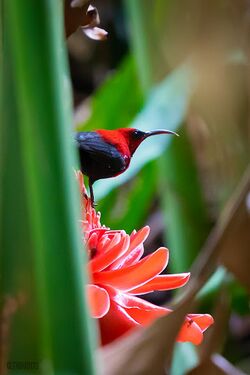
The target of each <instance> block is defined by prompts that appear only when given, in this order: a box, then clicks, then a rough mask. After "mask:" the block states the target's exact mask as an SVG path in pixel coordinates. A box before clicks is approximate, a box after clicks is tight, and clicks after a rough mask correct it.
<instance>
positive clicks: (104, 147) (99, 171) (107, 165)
mask: <svg viewBox="0 0 250 375" xmlns="http://www.w3.org/2000/svg"><path fill="white" fill-rule="evenodd" d="M158 134H174V135H178V134H176V133H175V132H173V131H170V130H164V129H158V130H152V131H147V132H143V131H141V130H138V129H134V128H121V129H116V130H104V129H101V130H96V131H92V132H78V133H76V134H75V140H76V141H77V145H78V149H79V154H80V164H81V171H82V173H83V174H84V175H86V176H88V178H89V189H90V197H91V201H92V204H94V192H93V184H94V182H95V181H97V180H100V179H102V178H109V177H115V176H118V175H119V174H121V173H123V172H125V171H126V169H127V168H128V167H129V164H130V161H131V158H132V156H133V154H134V152H135V151H136V149H137V147H138V146H139V145H140V144H141V142H142V141H144V140H145V139H146V138H148V137H151V136H152V135H158Z"/></svg>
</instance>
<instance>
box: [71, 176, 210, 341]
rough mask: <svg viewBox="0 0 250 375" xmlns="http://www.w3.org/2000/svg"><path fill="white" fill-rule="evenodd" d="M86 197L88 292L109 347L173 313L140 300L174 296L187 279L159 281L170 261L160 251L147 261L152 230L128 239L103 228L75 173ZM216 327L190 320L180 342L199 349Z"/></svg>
mask: <svg viewBox="0 0 250 375" xmlns="http://www.w3.org/2000/svg"><path fill="white" fill-rule="evenodd" d="M77 176H78V181H79V184H80V189H81V192H82V195H83V202H82V205H83V207H82V208H83V220H82V230H83V241H84V243H85V246H86V248H87V251H88V256H89V262H88V268H89V273H90V277H91V281H92V283H91V284H89V285H88V286H87V296H88V300H89V304H90V310H91V315H92V316H93V317H94V318H98V319H99V325H100V332H101V341H102V344H103V345H105V344H108V343H110V342H112V341H113V340H115V339H117V338H118V337H120V336H122V335H123V334H125V333H126V332H127V331H129V330H131V329H133V328H136V327H139V326H145V325H148V324H150V323H151V322H152V321H153V320H154V319H156V318H158V317H161V316H163V315H166V314H169V313H171V310H170V309H167V308H165V307H159V306H156V305H154V304H152V303H150V302H147V301H145V300H143V299H142V298H139V297H137V296H138V295H140V294H145V293H149V292H153V291H155V290H158V291H159V290H171V289H175V288H179V287H181V286H183V285H185V284H186V283H187V281H188V279H189V276H190V274H189V273H181V274H168V275H161V274H160V273H161V272H162V271H163V270H164V269H165V268H166V266H167V264H168V259H169V251H168V249H167V248H165V247H161V248H159V249H158V250H156V251H155V252H153V253H152V254H150V255H148V256H145V257H144V258H142V256H143V252H144V247H143V243H144V241H145V240H146V238H147V237H148V235H149V232H150V228H149V227H148V226H145V227H144V228H142V229H141V230H139V231H138V232H136V231H133V232H132V233H131V234H130V235H129V234H127V233H126V232H125V231H124V230H110V229H109V228H107V227H105V226H102V225H101V222H100V213H97V212H96V211H95V209H94V208H93V207H92V205H91V201H90V199H89V197H88V195H87V192H86V189H85V186H84V181H83V176H82V174H81V172H77ZM212 323H213V318H212V317H211V316H210V315H208V314H189V315H187V316H186V318H185V322H184V324H183V325H182V328H181V330H180V332H179V334H178V337H177V341H182V342H185V341H189V342H192V343H193V344H196V345H198V344H200V343H201V341H202V339H203V332H204V331H205V330H206V329H207V328H208V327H209V326H210V325H211V324H212Z"/></svg>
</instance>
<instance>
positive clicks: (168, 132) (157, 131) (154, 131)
mask: <svg viewBox="0 0 250 375" xmlns="http://www.w3.org/2000/svg"><path fill="white" fill-rule="evenodd" d="M158 134H172V135H176V136H177V137H179V134H177V133H175V132H173V131H171V130H165V129H157V130H151V131H148V132H145V136H144V138H148V137H151V135H158Z"/></svg>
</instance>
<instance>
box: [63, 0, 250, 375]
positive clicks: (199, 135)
mask: <svg viewBox="0 0 250 375" xmlns="http://www.w3.org/2000/svg"><path fill="white" fill-rule="evenodd" d="M91 4H92V5H93V6H94V7H96V8H97V10H98V13H99V17H100V27H101V28H103V29H104V30H106V31H107V32H108V37H107V39H106V40H103V41H101V40H93V39H90V38H88V37H87V36H86V35H85V33H84V32H83V30H82V29H81V28H78V29H77V27H78V26H79V25H82V24H79V23H77V22H78V21H77V20H76V22H75V25H74V27H73V30H75V29H77V30H76V31H74V32H70V34H71V35H69V37H68V39H67V46H68V55H69V62H70V72H71V79H72V86H73V98H74V126H75V128H76V129H78V130H95V129H99V128H106V129H114V128H119V127H127V126H129V127H136V128H140V129H142V130H151V129H155V128H166V129H169V130H174V131H176V132H178V134H179V135H180V137H179V138H171V137H169V138H168V139H166V138H165V137H162V138H161V137H152V139H150V140H148V141H147V142H145V143H144V144H142V146H141V148H140V150H139V151H138V153H136V155H135V157H134V158H133V160H132V163H131V167H130V169H129V171H127V172H126V173H124V174H123V175H122V176H120V177H118V178H114V179H109V180H105V181H98V182H97V183H96V184H95V191H96V196H97V201H98V210H100V211H101V213H102V223H103V224H105V225H106V226H109V227H111V228H112V229H125V230H126V231H128V232H131V231H132V230H133V229H139V228H140V227H141V226H143V225H146V224H148V225H150V227H151V234H150V237H149V239H148V240H147V242H146V252H147V253H149V252H151V251H154V250H155V249H156V248H157V247H159V246H162V245H165V246H167V247H169V249H170V264H169V266H168V271H169V272H186V271H188V270H190V268H191V266H192V264H193V262H194V260H195V259H196V257H197V256H198V255H199V253H200V252H201V249H202V247H203V245H204V243H205V241H206V239H207V237H208V235H209V233H210V230H211V229H212V228H213V226H214V225H215V224H216V222H217V220H218V218H219V217H220V215H221V212H222V210H223V209H224V207H225V205H226V203H227V202H228V200H229V199H230V197H231V195H232V194H233V192H234V190H235V189H236V187H237V186H238V184H239V182H240V180H241V179H242V176H243V174H244V173H245V171H246V170H247V167H248V164H249V160H250V158H249V155H250V152H249V151H250V132H249V128H250V127H249V120H250V118H249V115H250V111H249V100H250V65H249V58H250V47H249V43H250V38H249V35H250V34H249V31H250V2H249V1H247V0H238V1H237V2H236V1H233V0H220V1H218V0H212V1H211V0H202V1H201V0H189V1H186V2H183V1H180V0H175V1H169V0H154V1H153V0H125V1H120V0H113V1H111V0H105V1H98V0H96V1H93V2H91ZM78 9H80V8H78ZM76 13H77V11H76ZM160 138H161V139H160ZM163 138H164V139H163ZM170 138H171V139H170ZM248 209H249V208H248ZM235 220H236V221H237V220H238V219H237V217H236V218H235ZM244 224H245V223H243V224H242V226H241V225H239V228H240V229H239V230H238V231H234V232H233V233H232V238H229V239H228V243H231V244H233V245H232V247H233V250H232V251H231V250H230V251H229V249H228V257H229V258H230V261H229V263H230V264H236V263H237V266H235V267H236V268H235V267H234V266H233V267H230V265H228V264H227V262H226V261H225V262H223V261H222V264H223V265H224V266H226V267H227V270H226V269H225V268H223V266H220V267H219V269H218V270H217V271H216V273H215V276H213V278H212V281H211V280H210V284H209V286H208V287H207V288H206V289H204V292H202V293H201V294H200V298H198V300H199V308H200V311H206V312H210V313H211V312H213V311H214V308H215V305H216V298H217V297H218V295H219V293H220V290H221V288H222V285H224V286H225V285H226V290H227V298H228V303H227V307H226V314H225V316H224V320H223V321H224V327H223V329H222V332H221V337H220V340H219V345H218V350H219V351H220V352H221V354H222V355H224V356H225V357H226V358H227V359H228V360H229V361H230V362H232V363H233V364H235V365H236V366H238V367H239V368H241V369H242V370H244V371H246V372H248V373H250V356H249V354H250V316H249V300H248V293H247V290H248V291H249V290H250V288H249V286H250V279H249V276H246V277H241V273H242V268H244V266H243V264H244V263H245V262H246V261H249V252H250V239H249V233H248V232H249V230H250V228H248V230H247V229H246V228H247V226H246V225H244ZM248 224H249V217H248ZM235 245H236V246H235ZM225 252H227V251H226V249H225ZM236 258H237V260H236ZM239 259H240V260H239ZM145 298H148V297H147V296H145ZM150 298H151V301H153V302H155V303H159V304H162V303H164V302H166V301H168V300H169V298H170V296H169V294H166V293H164V292H158V293H156V294H154V295H153V297H152V296H151V297H150ZM224 308H225V306H224Z"/></svg>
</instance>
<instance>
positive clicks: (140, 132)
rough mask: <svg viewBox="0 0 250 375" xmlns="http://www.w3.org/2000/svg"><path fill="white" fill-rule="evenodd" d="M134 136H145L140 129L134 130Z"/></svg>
mask: <svg viewBox="0 0 250 375" xmlns="http://www.w3.org/2000/svg"><path fill="white" fill-rule="evenodd" d="M133 136H134V138H136V139H138V138H142V137H143V136H144V132H142V131H140V130H135V131H134V132H133Z"/></svg>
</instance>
